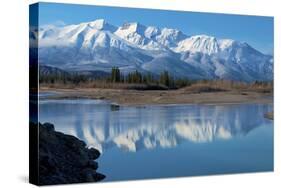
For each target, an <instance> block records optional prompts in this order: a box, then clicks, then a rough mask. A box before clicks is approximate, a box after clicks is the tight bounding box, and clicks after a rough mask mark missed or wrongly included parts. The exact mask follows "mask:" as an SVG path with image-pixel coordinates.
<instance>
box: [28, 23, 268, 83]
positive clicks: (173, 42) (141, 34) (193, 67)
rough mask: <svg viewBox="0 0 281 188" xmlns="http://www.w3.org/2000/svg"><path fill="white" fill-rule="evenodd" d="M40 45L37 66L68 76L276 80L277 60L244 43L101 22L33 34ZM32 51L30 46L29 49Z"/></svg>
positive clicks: (129, 24)
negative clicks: (117, 71)
mask: <svg viewBox="0 0 281 188" xmlns="http://www.w3.org/2000/svg"><path fill="white" fill-rule="evenodd" d="M30 36H32V37H30V40H31V43H30V44H34V43H33V42H32V41H33V40H38V48H39V61H40V63H41V64H43V65H48V66H53V67H57V68H60V69H63V70H65V71H97V70H98V71H107V72H109V71H110V70H111V68H112V67H113V66H118V67H119V68H120V69H121V71H122V72H123V73H125V74H126V73H128V72H131V71H134V70H138V71H140V72H151V73H153V74H156V75H158V74H160V73H161V72H163V71H165V70H166V71H169V72H170V74H172V75H173V76H174V77H185V78H190V79H231V80H243V81H254V80H272V79H273V57H272V56H269V55H265V54H263V53H261V52H259V51H258V50H256V49H254V48H253V47H251V46H250V45H249V44H247V43H245V42H239V41H235V40H232V39H217V38H216V37H213V36H207V35H196V36H188V35H186V34H184V33H183V32H182V31H180V30H177V29H172V28H158V27H154V26H145V25H142V24H140V23H137V22H136V23H125V24H123V25H122V26H119V27H117V26H114V25H112V24H110V23H107V22H106V21H105V20H103V19H99V20H95V21H92V22H86V23H81V24H77V25H67V26H63V27H61V26H48V27H42V28H40V29H39V31H38V33H36V32H35V31H33V30H31V32H30ZM31 47H32V46H31Z"/></svg>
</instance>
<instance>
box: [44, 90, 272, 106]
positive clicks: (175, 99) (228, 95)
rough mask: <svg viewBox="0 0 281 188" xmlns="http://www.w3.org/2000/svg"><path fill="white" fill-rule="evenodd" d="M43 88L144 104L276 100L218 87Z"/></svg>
mask: <svg viewBox="0 0 281 188" xmlns="http://www.w3.org/2000/svg"><path fill="white" fill-rule="evenodd" d="M39 90H40V91H41V92H54V93H56V94H55V95H47V96H45V97H44V99H54V100H59V99H96V100H107V101H110V102H111V103H113V104H117V105H122V106H144V105H176V104H183V105H184V104H185V105H188V104H204V105H234V104H247V103H261V104H270V103H273V93H260V92H254V91H219V92H199V93H190V92H186V91H184V90H180V89H179V90H164V91H163V90H149V91H141V90H128V89H100V88H75V89H63V88H47V87H42V88H40V89H39Z"/></svg>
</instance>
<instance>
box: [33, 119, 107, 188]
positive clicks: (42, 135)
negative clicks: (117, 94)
mask: <svg viewBox="0 0 281 188" xmlns="http://www.w3.org/2000/svg"><path fill="white" fill-rule="evenodd" d="M35 126H36V125H35ZM37 126H38V125H37ZM99 156H100V152H99V151H98V150H96V149H94V148H90V149H89V148H87V147H86V144H85V143H84V142H83V141H81V140H79V139H78V138H76V137H74V136H70V135H66V134H63V133H60V132H57V131H55V129H54V125H53V124H50V123H44V124H39V184H41V185H50V184H64V183H81V182H96V181H100V180H102V179H104V178H105V175H103V174H100V173H98V172H97V171H96V170H97V168H98V163H97V162H96V161H94V160H96V159H97V158H98V157H99Z"/></svg>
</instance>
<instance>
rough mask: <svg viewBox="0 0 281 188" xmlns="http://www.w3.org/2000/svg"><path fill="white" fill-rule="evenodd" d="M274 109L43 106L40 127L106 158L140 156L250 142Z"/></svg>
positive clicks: (91, 103)
mask: <svg viewBox="0 0 281 188" xmlns="http://www.w3.org/2000/svg"><path fill="white" fill-rule="evenodd" d="M269 111H272V105H266V104H264V105H263V104H239V105H147V106H141V107H128V106H118V105H115V104H114V105H113V104H110V103H109V102H106V101H103V100H86V99H84V100H42V101H40V122H51V123H54V124H55V126H56V130H58V131H61V132H63V133H66V134H71V135H74V136H76V137H78V138H80V139H82V140H84V141H85V142H86V143H87V145H88V146H90V147H95V148H97V149H99V150H100V151H101V152H106V151H107V150H109V149H111V148H113V147H118V148H120V149H122V150H126V151H130V152H137V151H139V150H143V149H154V148H157V147H161V148H171V147H175V146H177V145H179V144H181V143H183V142H192V143H206V142H213V141H215V140H222V141H223V140H228V139H233V138H234V137H239V136H246V135H247V134H248V133H249V132H250V131H252V130H253V129H255V128H257V127H259V126H262V125H268V124H269V123H268V122H269V121H270V120H267V119H265V118H264V113H265V112H269Z"/></svg>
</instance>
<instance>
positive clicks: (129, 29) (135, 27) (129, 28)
mask: <svg viewBox="0 0 281 188" xmlns="http://www.w3.org/2000/svg"><path fill="white" fill-rule="evenodd" d="M145 29H146V26H144V25H142V24H140V23H138V22H132V23H127V22H126V23H124V24H123V25H122V26H121V27H119V29H118V30H120V31H121V32H124V33H127V34H130V33H138V34H140V35H143V34H144V31H145Z"/></svg>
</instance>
